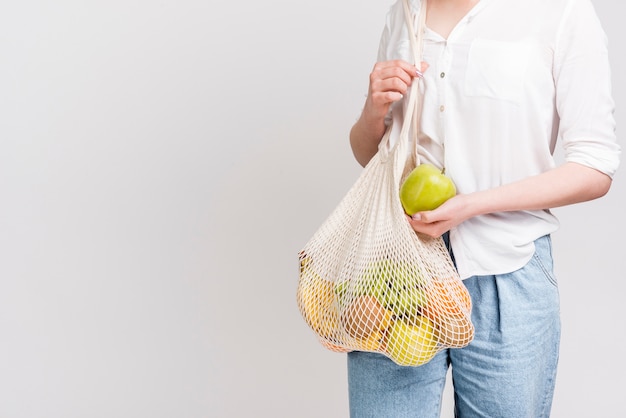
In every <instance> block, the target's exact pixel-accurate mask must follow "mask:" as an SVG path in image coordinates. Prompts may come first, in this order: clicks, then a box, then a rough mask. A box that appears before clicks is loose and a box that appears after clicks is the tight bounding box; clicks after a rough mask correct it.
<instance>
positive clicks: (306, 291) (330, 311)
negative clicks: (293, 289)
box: [296, 265, 339, 337]
mask: <svg viewBox="0 0 626 418" xmlns="http://www.w3.org/2000/svg"><path fill="white" fill-rule="evenodd" d="M308 267H309V266H308V265H304V266H302V268H301V271H300V280H299V282H298V289H297V294H296V300H297V302H298V308H299V309H300V313H301V314H302V316H303V318H304V320H305V321H306V322H307V323H308V324H309V326H310V327H311V328H313V330H314V331H316V332H317V333H319V335H321V336H323V337H330V336H332V335H333V334H335V333H336V331H337V329H338V328H339V314H338V312H337V306H336V304H335V303H334V302H335V295H334V292H333V283H332V282H330V281H328V280H324V279H322V278H321V277H320V276H319V275H318V274H316V273H315V272H313V271H312V270H311V269H310V268H308Z"/></svg>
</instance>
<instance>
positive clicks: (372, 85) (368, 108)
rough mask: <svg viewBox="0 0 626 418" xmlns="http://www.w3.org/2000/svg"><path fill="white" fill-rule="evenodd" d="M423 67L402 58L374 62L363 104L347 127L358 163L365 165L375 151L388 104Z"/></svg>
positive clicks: (402, 91)
mask: <svg viewBox="0 0 626 418" xmlns="http://www.w3.org/2000/svg"><path fill="white" fill-rule="evenodd" d="M427 67H428V65H427V64H425V63H422V68H420V69H419V70H418V68H416V67H415V65H413V64H409V63H408V62H406V61H402V60H394V61H383V62H378V63H376V65H375V66H374V69H373V70H372V72H371V73H370V81H369V89H368V93H367V99H366V100H365V106H364V107H363V111H362V112H361V116H360V117H359V119H358V120H357V121H356V123H355V124H354V126H353V127H352V129H351V130H350V146H351V147H352V152H353V153H354V157H355V158H356V160H357V161H358V162H359V164H361V165H362V166H364V167H365V165H367V163H368V162H369V160H370V159H371V158H372V157H373V156H374V154H376V152H377V151H378V144H379V143H380V140H381V139H382V137H383V135H384V134H385V130H386V126H385V116H387V114H388V113H389V108H390V106H391V104H392V103H394V102H397V101H398V100H402V98H403V97H404V95H405V94H406V92H407V90H408V88H409V86H410V85H411V83H412V82H413V79H415V78H417V77H421V75H422V72H423V71H426V68H427Z"/></svg>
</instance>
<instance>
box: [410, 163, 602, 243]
mask: <svg viewBox="0 0 626 418" xmlns="http://www.w3.org/2000/svg"><path fill="white" fill-rule="evenodd" d="M611 182H612V180H611V177H609V176H608V175H606V174H604V173H602V172H600V171H598V170H596V169H594V168H590V167H587V166H585V165H582V164H578V163H574V162H566V163H564V164H563V165H561V166H559V167H557V168H554V169H552V170H549V171H546V172H544V173H541V174H538V175H536V176H532V177H528V178H526V179H523V180H519V181H516V182H513V183H509V184H505V185H502V186H499V187H495V188H493V189H489V190H483V191H477V192H474V193H468V194H459V195H457V196H454V197H453V198H451V199H450V200H448V201H447V202H445V203H444V204H443V205H441V206H440V207H438V208H437V209H435V210H432V211H426V212H420V213H417V214H416V215H414V216H413V218H409V222H410V224H411V226H412V227H413V229H414V230H415V231H416V232H419V233H422V234H425V235H428V236H432V237H439V236H441V235H442V234H443V233H445V232H447V231H449V230H450V229H452V228H454V227H455V226H457V225H459V224H460V223H461V222H463V221H465V220H467V219H469V218H472V217H474V216H478V215H484V214H487V213H494V212H507V211H518V210H542V209H550V208H555V207H559V206H566V205H570V204H574V203H579V202H585V201H589V200H593V199H597V198H599V197H602V196H604V195H605V194H606V193H607V192H608V191H609V188H610V187H611Z"/></svg>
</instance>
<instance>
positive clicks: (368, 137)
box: [350, 112, 386, 167]
mask: <svg viewBox="0 0 626 418" xmlns="http://www.w3.org/2000/svg"><path fill="white" fill-rule="evenodd" d="M385 129H386V127H385V119H384V118H374V117H368V115H367V114H365V112H364V113H362V114H361V117H360V118H359V120H358V121H357V122H356V123H355V124H354V126H353V127H352V129H351V130H350V146H351V147H352V153H353V154H354V157H355V158H356V160H357V161H358V163H359V164H361V165H362V166H363V167H365V165H367V163H368V162H369V161H370V160H371V159H372V157H373V156H374V154H376V152H377V151H378V144H379V143H380V140H381V139H382V137H383V135H384V134H385Z"/></svg>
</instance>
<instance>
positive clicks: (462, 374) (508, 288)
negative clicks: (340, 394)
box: [348, 236, 561, 418]
mask: <svg viewBox="0 0 626 418" xmlns="http://www.w3.org/2000/svg"><path fill="white" fill-rule="evenodd" d="M535 246H536V251H535V254H534V256H533V258H532V259H531V260H530V261H529V262H528V264H526V266H524V267H523V268H521V269H519V270H517V271H514V272H512V273H508V274H502V275H495V276H474V277H471V278H469V279H466V280H465V281H464V283H465V285H466V287H467V288H468V290H469V292H470V294H471V296H472V303H473V309H472V321H473V323H474V326H475V329H476V331H475V337H474V341H472V343H470V345H469V346H467V347H465V348H457V349H447V350H444V351H441V352H439V353H438V354H437V355H436V356H435V357H434V358H433V359H432V360H431V361H430V362H429V363H427V364H425V365H422V366H419V367H403V366H398V365H396V364H395V363H394V362H392V361H391V360H390V359H388V358H387V357H385V356H384V355H382V354H376V353H367V352H352V353H348V387H349V397H350V416H351V417H352V418H365V417H371V418H405V417H407V418H408V417H415V418H436V417H439V415H440V412H441V399H442V395H443V388H444V384H445V381H446V374H447V370H448V367H449V366H450V367H452V381H453V385H454V399H455V407H454V408H455V416H456V417H460V418H474V417H481V418H543V417H549V416H550V407H551V405H552V397H553V393H554V383H555V382H554V381H555V376H556V368H557V361H558V350H559V340H560V328H561V327H560V316H559V295H558V288H557V283H556V280H555V278H554V274H553V272H552V249H551V241H550V237H549V236H544V237H541V238H539V239H537V240H536V241H535Z"/></svg>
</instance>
